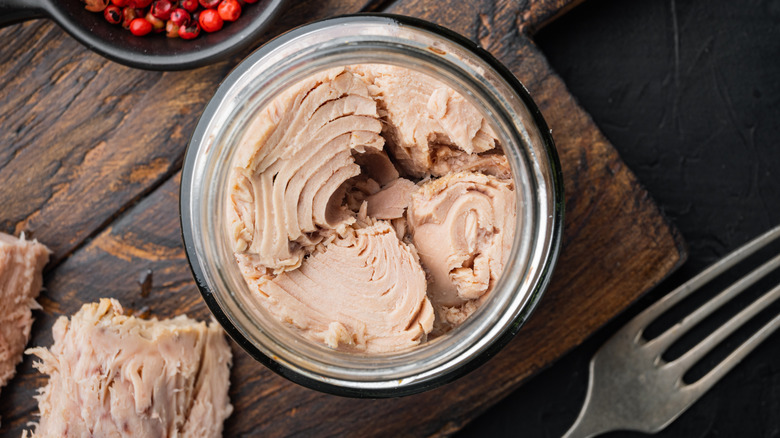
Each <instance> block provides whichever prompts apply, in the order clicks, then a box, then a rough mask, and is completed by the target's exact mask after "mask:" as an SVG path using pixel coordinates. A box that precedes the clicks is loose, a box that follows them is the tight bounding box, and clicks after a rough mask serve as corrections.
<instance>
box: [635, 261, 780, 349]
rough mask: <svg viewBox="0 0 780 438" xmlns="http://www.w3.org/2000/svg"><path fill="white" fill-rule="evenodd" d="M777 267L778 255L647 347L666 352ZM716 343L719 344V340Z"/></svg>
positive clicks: (779, 265) (778, 263) (779, 264)
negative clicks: (689, 331)
mask: <svg viewBox="0 0 780 438" xmlns="http://www.w3.org/2000/svg"><path fill="white" fill-rule="evenodd" d="M778 267H780V255H778V256H776V257H774V258H773V259H771V260H769V261H768V262H766V263H764V264H763V265H761V266H759V267H758V268H756V269H754V270H753V271H752V272H750V274H748V275H746V276H744V277H742V278H740V279H739V280H738V281H736V282H735V283H734V284H732V285H731V286H729V287H727V288H726V289H724V290H723V292H721V293H719V294H718V295H716V296H715V297H714V298H712V299H711V300H709V301H707V302H706V303H704V304H703V305H702V306H701V307H699V308H698V309H696V310H695V311H694V312H692V313H691V314H690V315H688V316H686V317H685V318H683V319H682V321H680V322H679V323H677V324H675V325H674V326H673V327H671V328H670V329H669V330H667V331H665V332H664V333H662V334H661V335H660V336H658V337H657V338H655V339H653V341H651V342H649V343H648V345H649V344H651V343H652V344H653V347H654V348H657V349H658V350H659V351H664V350H666V348H668V347H669V346H670V345H672V343H674V341H676V340H677V339H679V338H680V337H681V336H682V335H683V334H685V333H686V332H687V331H688V330H690V329H691V328H692V327H693V326H695V325H696V324H698V323H700V322H701V321H702V320H703V319H704V318H706V317H708V316H709V315H710V314H712V312H714V311H716V310H718V309H719V308H720V307H721V306H722V305H724V304H725V303H727V302H728V301H729V300H731V299H732V298H734V297H735V296H737V295H739V294H740V293H742V292H743V291H744V290H745V289H747V288H748V287H750V286H752V285H753V284H755V283H756V282H757V281H759V280H761V279H762V278H764V277H765V276H766V275H767V274H769V273H770V272H772V271H774V270H775V269H777V268H778ZM732 321H733V319H732V320H731V321H729V323H728V324H726V325H724V326H723V327H728V326H729V324H731V323H732ZM723 327H721V328H723ZM737 327H739V326H737ZM716 333H717V332H716ZM713 334H715V333H713ZM716 342H720V340H718V341H716ZM691 351H694V350H691Z"/></svg>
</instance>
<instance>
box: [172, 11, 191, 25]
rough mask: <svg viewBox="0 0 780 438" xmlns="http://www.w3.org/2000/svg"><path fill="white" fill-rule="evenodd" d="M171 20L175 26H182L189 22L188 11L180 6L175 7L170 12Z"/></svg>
mask: <svg viewBox="0 0 780 438" xmlns="http://www.w3.org/2000/svg"><path fill="white" fill-rule="evenodd" d="M171 21H173V23H174V24H175V25H177V26H183V25H185V24H187V23H189V22H190V13H189V12H187V11H186V10H184V9H182V8H176V9H174V10H173V12H171Z"/></svg>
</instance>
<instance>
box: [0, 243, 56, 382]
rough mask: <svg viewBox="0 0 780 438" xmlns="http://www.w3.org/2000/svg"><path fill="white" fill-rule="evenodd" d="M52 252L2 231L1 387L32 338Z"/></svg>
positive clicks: (11, 373)
mask: <svg viewBox="0 0 780 438" xmlns="http://www.w3.org/2000/svg"><path fill="white" fill-rule="evenodd" d="M49 254H50V251H49V249H48V248H46V247H45V246H44V245H42V244H40V243H38V242H37V241H36V240H25V238H24V235H22V237H21V238H20V239H17V238H15V237H13V236H10V235H8V234H4V233H0V389H2V387H3V386H5V385H6V383H8V381H9V380H11V378H13V376H14V374H15V373H16V364H18V363H19V362H21V360H22V352H24V346H25V345H26V344H27V341H29V340H30V328H31V327H32V323H33V318H32V309H39V308H40V306H39V305H38V303H37V302H36V301H35V298H37V297H38V293H40V291H41V286H42V285H43V276H42V275H41V273H42V272H43V267H44V266H45V265H46V263H48V261H49Z"/></svg>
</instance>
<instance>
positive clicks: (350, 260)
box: [255, 221, 434, 353]
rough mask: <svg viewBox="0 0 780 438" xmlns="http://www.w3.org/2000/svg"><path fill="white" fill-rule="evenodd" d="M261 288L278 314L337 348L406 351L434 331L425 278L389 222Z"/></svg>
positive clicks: (365, 230)
mask: <svg viewBox="0 0 780 438" xmlns="http://www.w3.org/2000/svg"><path fill="white" fill-rule="evenodd" d="M255 287H256V288H257V290H258V291H259V292H260V294H261V296H262V298H263V299H264V301H265V302H266V304H267V309H268V310H269V312H270V313H271V314H272V315H274V316H276V317H277V318H278V319H280V320H281V321H285V322H287V323H289V324H291V325H292V326H294V327H296V328H297V329H299V330H300V332H301V333H302V334H303V335H304V336H306V337H308V338H310V339H313V340H315V341H319V342H324V343H325V344H327V345H329V346H330V347H332V348H340V349H343V350H347V351H360V352H367V353H380V352H389V351H398V350H403V349H405V348H409V347H412V346H415V345H417V344H419V343H420V342H422V341H425V339H426V336H427V334H428V333H429V332H430V331H431V329H432V327H433V318H434V316H433V308H432V307H431V303H430V302H429V301H428V298H427V296H426V294H425V273H424V272H423V270H422V267H421V266H420V263H419V262H418V260H417V256H416V254H415V253H414V251H413V250H412V249H411V248H410V247H409V246H407V245H406V244H404V243H403V242H401V241H400V240H398V237H397V236H396V233H395V230H394V229H393V228H392V227H391V226H390V225H389V224H388V223H387V222H384V221H378V222H376V223H375V224H373V225H370V226H368V227H366V228H361V229H357V230H355V231H354V232H352V233H348V234H347V235H346V236H345V237H343V238H341V237H340V238H337V239H335V240H334V241H333V242H331V243H330V244H329V245H328V246H327V247H326V248H325V249H324V250H323V251H321V252H316V253H314V254H312V255H311V256H310V257H308V258H307V259H306V260H304V261H303V263H302V264H301V266H300V268H299V269H297V270H294V271H289V272H284V273H282V274H281V275H279V276H278V277H276V278H274V279H273V280H260V281H258V282H256V283H255Z"/></svg>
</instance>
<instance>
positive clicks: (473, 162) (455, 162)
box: [431, 146, 512, 179]
mask: <svg viewBox="0 0 780 438" xmlns="http://www.w3.org/2000/svg"><path fill="white" fill-rule="evenodd" d="M431 160H432V164H431V175H433V176H444V175H448V174H450V173H456V172H479V173H484V174H486V175H493V176H495V177H497V178H500V179H510V178H512V170H511V169H510V168H509V162H508V161H507V160H506V155H504V154H497V153H492V152H491V153H486V154H468V153H466V152H463V151H461V150H458V149H452V148H450V147H447V146H440V147H437V148H435V150H434V151H433V155H432V156H431Z"/></svg>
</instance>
